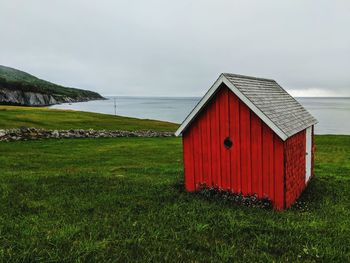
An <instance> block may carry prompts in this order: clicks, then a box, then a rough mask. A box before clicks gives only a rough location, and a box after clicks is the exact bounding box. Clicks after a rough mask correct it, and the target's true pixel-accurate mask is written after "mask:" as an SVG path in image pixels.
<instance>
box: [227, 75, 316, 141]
mask: <svg viewBox="0 0 350 263" xmlns="http://www.w3.org/2000/svg"><path fill="white" fill-rule="evenodd" d="M223 75H224V76H225V77H226V78H227V79H228V80H229V81H230V82H231V83H232V84H233V85H234V86H235V87H236V88H237V89H239V90H240V91H241V92H242V93H243V94H244V96H245V97H246V98H247V99H249V100H250V101H251V102H252V103H253V104H254V105H255V106H256V107H257V108H259V110H260V111H261V112H262V113H263V114H265V115H266V117H267V118H269V119H270V120H271V121H272V122H273V123H274V124H275V125H276V126H277V127H278V128H279V129H280V130H282V131H283V133H285V134H286V135H287V137H290V136H292V135H294V134H296V133H298V132H299V131H302V130H304V129H306V128H308V127H310V126H311V125H313V124H316V123H317V120H316V119H315V118H314V117H313V116H312V115H311V114H310V113H309V112H308V111H307V110H306V109H305V108H304V107H303V106H302V105H301V104H300V103H299V102H298V101H297V100H295V99H294V98H293V97H292V96H291V95H289V94H288V93H287V92H286V91H285V90H284V89H283V88H282V87H281V86H280V85H278V83H277V82H276V81H274V80H272V79H263V78H255V77H248V76H242V75H237V74H230V73H224V74H223Z"/></svg>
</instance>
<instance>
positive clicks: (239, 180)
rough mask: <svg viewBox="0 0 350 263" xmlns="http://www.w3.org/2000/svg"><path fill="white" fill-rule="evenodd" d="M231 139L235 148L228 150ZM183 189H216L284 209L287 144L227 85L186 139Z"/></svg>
mask: <svg viewBox="0 0 350 263" xmlns="http://www.w3.org/2000/svg"><path fill="white" fill-rule="evenodd" d="M228 136H229V137H230V138H231V140H232V142H233V146H232V147H231V148H230V149H226V148H225V146H224V143H223V142H224V140H225V138H226V137H228ZM183 146H184V167H185V187H186V189H187V190H188V191H195V190H197V189H198V185H199V184H202V183H204V184H206V185H207V186H217V187H219V188H221V189H224V190H231V191H233V192H236V193H242V194H244V195H248V194H254V193H255V194H257V195H258V197H268V198H269V199H270V200H272V202H273V204H274V206H275V208H277V209H283V208H284V200H285V196H284V143H283V141H282V140H281V139H280V138H279V137H278V136H277V135H276V134H274V132H273V131H272V130H271V129H270V128H269V127H268V126H267V125H266V124H264V123H263V122H262V121H261V120H260V119H259V117H257V116H256V115H255V113H253V112H252V111H251V110H250V109H249V108H248V107H247V106H246V105H245V104H244V103H243V102H242V101H240V99H239V98H238V97H237V96H236V95H234V94H233V93H232V92H231V91H229V90H228V88H227V87H226V86H223V87H221V88H220V89H219V91H218V93H217V94H216V95H215V97H214V98H213V99H212V100H211V101H210V102H209V104H208V105H207V106H206V107H205V109H204V110H203V111H202V112H201V113H200V114H199V116H198V117H197V118H196V119H195V120H194V122H193V123H192V124H191V125H190V127H189V128H188V129H187V130H186V131H185V132H184V134H183Z"/></svg>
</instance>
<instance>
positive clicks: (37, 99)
mask: <svg viewBox="0 0 350 263" xmlns="http://www.w3.org/2000/svg"><path fill="white" fill-rule="evenodd" d="M97 99H101V97H86V96H84V97H82V96H81V97H79V96H78V97H75V98H71V97H68V96H61V95H49V94H43V93H39V92H33V91H21V90H13V89H7V88H3V87H0V104H6V105H24V106H49V105H54V104H59V103H67V102H80V101H89V100H97Z"/></svg>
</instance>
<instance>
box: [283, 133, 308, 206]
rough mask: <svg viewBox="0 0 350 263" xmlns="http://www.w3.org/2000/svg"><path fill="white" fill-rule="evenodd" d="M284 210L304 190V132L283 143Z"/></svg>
mask: <svg viewBox="0 0 350 263" xmlns="http://www.w3.org/2000/svg"><path fill="white" fill-rule="evenodd" d="M284 144H285V159H286V161H285V165H286V167H285V174H286V176H285V181H286V182H285V192H286V208H288V207H290V206H291V205H292V204H293V203H294V201H295V200H296V199H297V198H298V197H299V196H300V194H301V192H302V191H303V189H304V188H305V169H306V167H305V152H306V132H305V130H304V131H301V132H299V133H297V134H295V135H293V136H292V137H290V138H289V139H287V140H286V141H285V143H284Z"/></svg>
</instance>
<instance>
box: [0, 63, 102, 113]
mask: <svg viewBox="0 0 350 263" xmlns="http://www.w3.org/2000/svg"><path fill="white" fill-rule="evenodd" d="M101 99H104V98H103V97H102V96H101V95H100V94H98V93H96V92H93V91H89V90H82V89H75V88H68V87H64V86H60V85H57V84H54V83H51V82H48V81H45V80H42V79H39V78H37V77H35V76H32V75H30V74H28V73H26V72H23V71H20V70H17V69H13V68H9V67H5V66H1V65H0V104H2V105H23V106H48V105H53V104H59V103H67V102H69V103H71V102H80V101H89V100H101Z"/></svg>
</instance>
